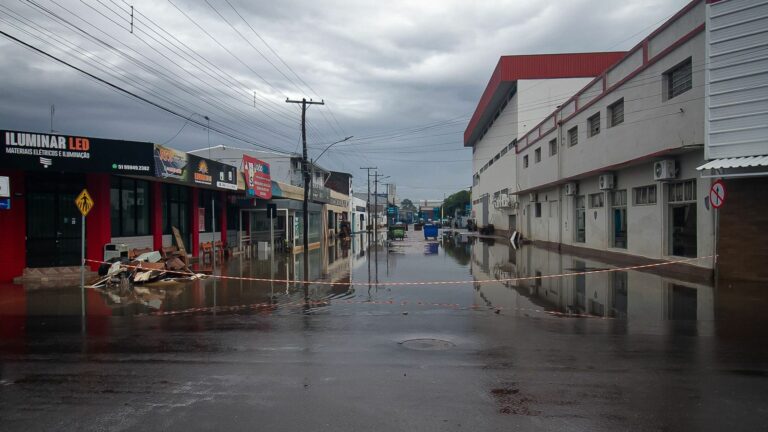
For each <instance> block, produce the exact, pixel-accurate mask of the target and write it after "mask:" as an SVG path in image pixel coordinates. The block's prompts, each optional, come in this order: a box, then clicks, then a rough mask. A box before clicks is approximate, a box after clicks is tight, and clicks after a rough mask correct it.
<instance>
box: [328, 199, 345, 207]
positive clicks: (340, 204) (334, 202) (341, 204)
mask: <svg viewBox="0 0 768 432" xmlns="http://www.w3.org/2000/svg"><path fill="white" fill-rule="evenodd" d="M330 204H331V205H335V206H338V207H344V208H347V207H348V206H349V201H347V200H343V199H339V198H334V197H331V198H330Z"/></svg>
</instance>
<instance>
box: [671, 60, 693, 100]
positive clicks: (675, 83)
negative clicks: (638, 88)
mask: <svg viewBox="0 0 768 432" xmlns="http://www.w3.org/2000/svg"><path fill="white" fill-rule="evenodd" d="M692 74H693V63H692V62H691V58H690V57H688V58H687V59H686V60H685V61H684V62H682V63H680V64H679V65H677V66H675V67H674V68H672V69H670V70H669V71H668V72H667V73H665V74H664V82H665V84H666V89H665V90H666V96H667V100H669V99H672V98H674V97H677V96H679V95H681V94H683V93H685V92H687V91H688V90H690V89H691V88H692V87H693V76H692Z"/></svg>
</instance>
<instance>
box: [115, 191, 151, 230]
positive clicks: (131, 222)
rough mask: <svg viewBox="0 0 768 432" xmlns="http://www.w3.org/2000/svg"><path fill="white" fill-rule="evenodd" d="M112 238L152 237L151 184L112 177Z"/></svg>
mask: <svg viewBox="0 0 768 432" xmlns="http://www.w3.org/2000/svg"><path fill="white" fill-rule="evenodd" d="M109 200H110V205H111V217H112V237H130V236H146V235H150V234H151V233H150V228H149V182H146V181H144V180H134V179H129V178H122V177H112V185H111V188H110V192H109Z"/></svg>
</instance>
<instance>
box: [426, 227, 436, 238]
mask: <svg viewBox="0 0 768 432" xmlns="http://www.w3.org/2000/svg"><path fill="white" fill-rule="evenodd" d="M430 237H434V239H435V240H437V225H432V224H428V225H424V239H425V240H426V239H429V238H430Z"/></svg>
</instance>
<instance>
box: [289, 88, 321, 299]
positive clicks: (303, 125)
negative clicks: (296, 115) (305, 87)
mask: <svg viewBox="0 0 768 432" xmlns="http://www.w3.org/2000/svg"><path fill="white" fill-rule="evenodd" d="M285 102H286V103H295V104H301V143H302V147H303V153H302V158H301V172H302V174H304V202H303V203H302V206H301V212H302V218H303V219H304V229H303V230H302V234H303V235H304V280H305V281H309V180H310V178H309V166H308V165H307V105H325V101H322V100H321V101H320V102H315V101H313V100H312V99H310V100H309V101H307V98H302V99H301V100H300V101H299V100H290V99H286V100H285ZM304 288H307V286H306V285H305V286H304Z"/></svg>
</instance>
